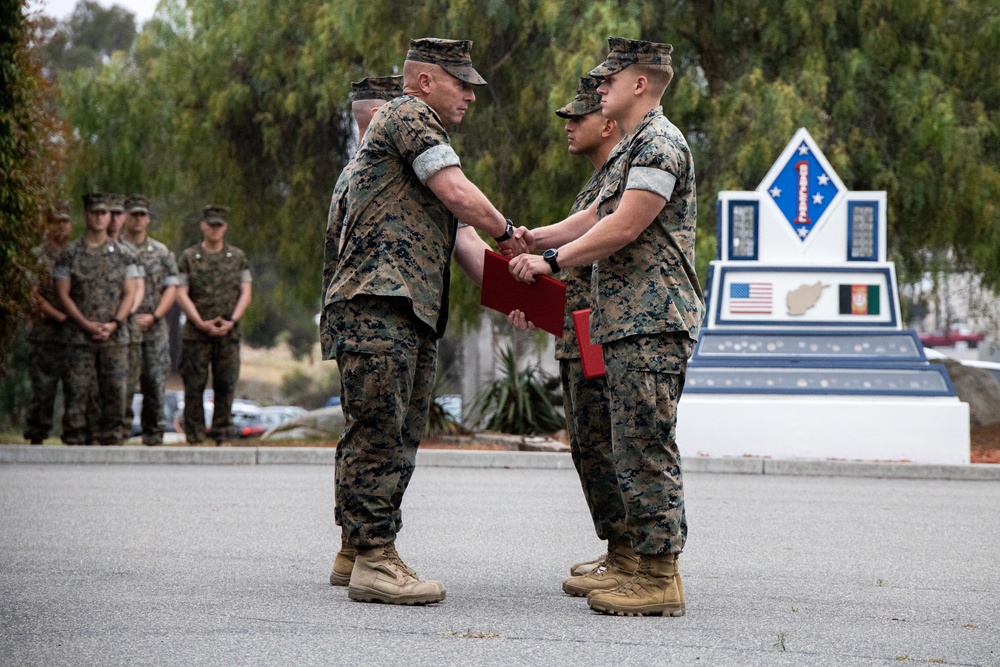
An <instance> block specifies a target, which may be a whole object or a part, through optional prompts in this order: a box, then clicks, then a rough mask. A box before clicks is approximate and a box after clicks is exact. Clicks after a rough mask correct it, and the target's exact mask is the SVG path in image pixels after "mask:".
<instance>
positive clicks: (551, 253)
mask: <svg viewBox="0 0 1000 667" xmlns="http://www.w3.org/2000/svg"><path fill="white" fill-rule="evenodd" d="M558 258H559V249H558V248H549V249H548V250H546V251H545V252H543V253H542V259H544V260H545V261H546V262H548V263H549V266H551V267H552V273H559V262H558V261H556V260H557V259H558Z"/></svg>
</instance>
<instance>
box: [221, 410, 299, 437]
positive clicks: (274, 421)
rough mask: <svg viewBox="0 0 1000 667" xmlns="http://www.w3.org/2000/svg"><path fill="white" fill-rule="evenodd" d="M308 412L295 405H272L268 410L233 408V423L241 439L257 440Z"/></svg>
mask: <svg viewBox="0 0 1000 667" xmlns="http://www.w3.org/2000/svg"><path fill="white" fill-rule="evenodd" d="M304 414H306V410H304V409H303V408H300V407H298V406H295V405H272V406H270V407H266V408H252V407H251V408H245V409H241V410H240V411H239V412H237V411H236V408H235V407H234V408H233V423H234V424H235V425H236V432H237V433H238V434H239V436H240V437H241V438H256V437H260V436H262V435H263V434H264V433H265V432H266V431H268V430H269V429H271V428H274V427H275V426H280V425H281V424H284V423H285V422H288V421H291V420H292V419H294V418H296V417H298V416H299V415H304Z"/></svg>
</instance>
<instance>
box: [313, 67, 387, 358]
mask: <svg viewBox="0 0 1000 667" xmlns="http://www.w3.org/2000/svg"><path fill="white" fill-rule="evenodd" d="M402 94H403V77H402V76H369V77H365V78H364V79H362V80H361V81H352V82H351V113H352V114H353V116H354V121H355V122H356V123H357V124H358V144H359V146H360V144H361V142H362V141H364V138H365V132H367V130H368V125H369V123H371V118H372V110H373V109H376V108H378V107H380V106H382V104H384V103H386V102H388V101H389V100H392V99H395V98H397V97H399V96H400V95H402ZM355 155H357V153H356V152H355ZM352 164H354V159H353V158H352V159H351V160H349V161H348V163H347V165H346V166H345V167H344V169H343V171H341V172H340V176H339V177H338V178H337V183H336V185H335V186H334V188H333V196H332V197H331V198H330V210H329V212H328V214H327V218H326V240H325V241H324V244H323V291H322V293H321V294H322V299H323V302H324V303H326V299H327V292H328V291H329V286H330V283H331V281H332V280H333V274H334V272H335V271H336V270H337V259H338V257H339V256H340V246H341V244H343V242H344V234H345V229H344V218H345V217H346V214H347V184H348V182H349V180H350V170H351V165H352ZM329 331H330V329H329V327H327V326H326V310H325V309H323V312H322V313H320V325H319V332H320V348H321V351H322V353H323V359H324V360H330V359H333V358H334V356H335V353H334V350H333V341H331V340H330V337H329Z"/></svg>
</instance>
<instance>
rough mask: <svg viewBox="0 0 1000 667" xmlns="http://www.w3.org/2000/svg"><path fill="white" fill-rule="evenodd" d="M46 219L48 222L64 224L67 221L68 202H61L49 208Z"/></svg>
mask: <svg viewBox="0 0 1000 667" xmlns="http://www.w3.org/2000/svg"><path fill="white" fill-rule="evenodd" d="M46 217H47V218H48V221H49V222H65V221H67V220H69V219H70V217H69V202H68V201H65V200H63V201H61V202H59V203H58V204H54V205H52V206H50V207H49V212H48V215H47V216H46Z"/></svg>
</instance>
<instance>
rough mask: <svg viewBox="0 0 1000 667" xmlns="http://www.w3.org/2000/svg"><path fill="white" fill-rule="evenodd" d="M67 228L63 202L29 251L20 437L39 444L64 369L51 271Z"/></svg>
mask: <svg viewBox="0 0 1000 667" xmlns="http://www.w3.org/2000/svg"><path fill="white" fill-rule="evenodd" d="M70 231H71V226H70V217H69V205H68V204H65V203H64V204H61V205H59V206H58V207H56V208H53V209H52V210H51V211H49V213H48V216H47V226H46V230H45V236H46V240H45V242H44V243H43V244H42V245H40V246H38V247H36V248H35V249H34V250H33V251H32V252H33V253H34V255H35V258H36V259H37V261H38V264H39V266H40V267H41V272H40V273H39V274H38V275H37V276H36V278H35V279H36V285H35V289H36V298H37V306H36V311H37V314H36V317H35V319H34V321H32V323H31V325H30V326H29V329H28V348H29V349H28V377H29V379H30V382H31V398H30V399H29V401H28V414H27V419H26V420H25V430H24V438H25V439H26V440H27V441H28V442H30V443H32V444H41V443H42V441H43V440H45V438H47V437H49V433H50V432H51V431H52V412H53V409H54V407H55V400H56V392H57V390H58V387H59V383H60V382H62V379H63V376H64V375H65V373H66V345H65V343H64V342H63V323H64V322H65V321H66V314H65V313H64V312H62V310H61V309H60V307H59V297H58V296H57V295H56V287H55V282H54V280H53V277H52V272H53V270H54V269H55V266H56V261H57V260H58V259H59V254H60V253H61V252H62V250H63V248H65V247H66V242H67V241H68V240H69V235H70ZM64 392H65V389H64Z"/></svg>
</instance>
